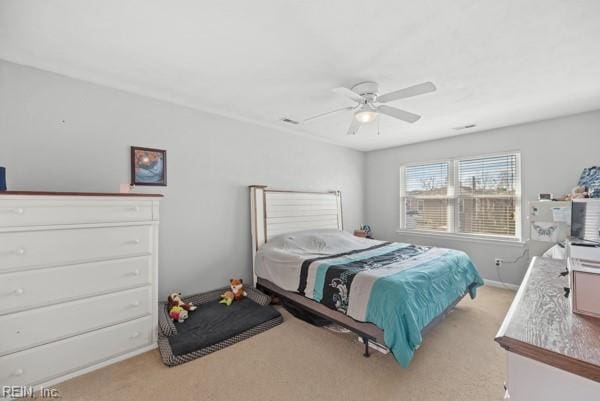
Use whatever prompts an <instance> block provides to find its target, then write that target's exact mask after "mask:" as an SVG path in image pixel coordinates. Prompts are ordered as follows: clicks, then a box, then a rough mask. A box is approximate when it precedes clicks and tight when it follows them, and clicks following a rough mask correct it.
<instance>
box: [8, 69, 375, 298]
mask: <svg viewBox="0 0 600 401" xmlns="http://www.w3.org/2000/svg"><path fill="white" fill-rule="evenodd" d="M131 145H136V146H146V147H157V148H161V149H167V152H168V184H169V186H168V187H166V188H163V189H155V188H149V189H147V188H144V189H142V188H139V187H138V188H137V189H136V191H146V192H161V193H163V194H164V195H165V198H164V201H163V203H162V206H161V228H160V234H161V242H160V277H159V285H160V294H161V296H163V297H164V296H165V294H167V293H168V292H169V291H172V290H174V289H180V290H182V291H184V292H188V293H189V292H192V291H202V290H208V289H213V288H216V287H221V286H224V285H226V284H227V282H228V279H229V277H232V276H241V277H243V278H245V279H250V277H251V251H250V228H249V224H250V223H249V207H248V203H249V195H248V188H247V186H248V185H249V184H266V185H270V186H274V187H277V186H279V187H286V188H291V187H293V188H297V189H310V190H332V189H339V190H341V191H342V193H343V196H344V220H345V221H344V225H345V227H346V228H347V229H349V230H351V229H352V228H354V227H357V226H358V225H359V224H361V223H362V222H363V219H362V218H363V192H364V191H363V182H364V176H363V174H364V154H363V153H361V152H357V151H353V150H349V149H345V148H341V147H337V146H333V145H328V144H325V143H321V142H316V141H313V140H310V139H306V138H303V137H299V136H296V135H292V134H289V133H285V132H279V131H275V130H272V129H269V128H264V127H261V126H256V125H252V124H248V123H243V122H239V121H236V120H231V119H226V118H222V117H219V116H215V115H211V114H207V113H203V112H199V111H196V110H192V109H189V108H185V107H180V106H177V105H173V104H170V103H166V102H162V101H158V100H153V99H150V98H146V97H142V96H137V95H133V94H129V93H126V92H122V91H118V90H114V89H110V88H106V87H102V86H97V85H93V84H89V83H85V82H82V81H78V80H74V79H70V78H66V77H63V76H59V75H56V74H52V73H48V72H44V71H40V70H36V69H32V68H28V67H23V66H18V65H16V64H12V63H7V62H2V61H0V165H2V166H5V167H6V168H7V175H8V185H9V189H14V190H55V191H104V192H118V190H119V184H120V183H128V182H129V146H131Z"/></svg>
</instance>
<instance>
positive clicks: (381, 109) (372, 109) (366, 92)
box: [302, 82, 436, 135]
mask: <svg viewBox="0 0 600 401" xmlns="http://www.w3.org/2000/svg"><path fill="white" fill-rule="evenodd" d="M435 90H436V87H435V85H434V84H433V83H432V82H424V83H421V84H418V85H413V86H409V87H408V88H404V89H400V90H397V91H394V92H390V93H386V94H385V95H380V94H379V85H377V83H375V82H361V83H359V84H356V85H354V86H353V87H352V88H351V89H348V88H344V87H340V88H334V89H333V91H334V92H336V93H339V94H340V95H343V96H346V97H348V98H350V99H352V100H354V101H355V102H357V104H356V105H354V106H348V107H342V108H341V109H336V110H332V111H328V112H326V113H322V114H317V115H316V116H312V117H309V118H306V119H304V120H303V121H302V122H303V123H305V122H308V121H312V120H316V119H318V118H322V117H325V116H328V115H330V114H334V113H339V112H341V111H350V110H353V111H354V115H353V117H352V123H351V124H350V127H349V128H348V135H355V134H356V133H357V132H358V130H359V129H360V127H361V126H362V124H367V123H370V122H372V121H375V120H376V119H377V117H378V116H379V114H385V115H387V116H390V117H394V118H397V119H399V120H402V121H406V122H408V123H414V122H415V121H417V120H419V119H420V118H421V116H420V115H418V114H413V113H410V112H408V111H405V110H401V109H398V108H395V107H392V106H388V105H386V104H385V103H389V102H392V101H394V100H398V99H406V98H407V97H413V96H417V95H422V94H424V93H429V92H433V91H435Z"/></svg>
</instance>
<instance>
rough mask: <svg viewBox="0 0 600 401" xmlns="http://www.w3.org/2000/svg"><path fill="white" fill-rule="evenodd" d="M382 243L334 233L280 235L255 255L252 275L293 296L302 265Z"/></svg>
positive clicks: (345, 233)
mask: <svg viewBox="0 0 600 401" xmlns="http://www.w3.org/2000/svg"><path fill="white" fill-rule="evenodd" d="M381 243H383V241H377V240H372V239H367V238H359V237H356V236H354V235H352V234H350V233H347V232H345V231H339V230H333V229H326V230H307V231H299V232H294V233H288V234H282V235H279V236H277V237H274V238H272V239H270V240H269V242H267V243H266V244H264V245H263V246H261V247H260V248H259V250H258V252H257V253H256V260H255V266H254V268H255V273H256V275H257V276H258V277H260V278H263V279H265V280H269V281H270V282H272V283H274V284H276V285H277V286H279V287H281V288H283V289H284V290H286V291H294V292H296V291H297V290H298V285H299V281H300V268H301V265H302V261H304V260H306V259H312V258H318V257H322V256H331V255H337V254H339V253H345V252H350V251H353V250H357V249H366V248H370V247H372V246H375V245H378V244H381Z"/></svg>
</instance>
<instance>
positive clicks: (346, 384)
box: [58, 287, 514, 401]
mask: <svg viewBox="0 0 600 401" xmlns="http://www.w3.org/2000/svg"><path fill="white" fill-rule="evenodd" d="M513 296H514V292H512V291H509V290H503V289H498V288H492V287H484V288H481V289H480V291H479V295H478V297H477V299H476V300H475V301H471V300H470V299H468V297H466V298H465V299H464V300H463V301H462V302H461V303H460V304H459V305H458V306H457V308H456V309H455V310H454V311H453V312H452V313H450V315H449V316H448V317H447V318H446V319H445V320H444V321H443V322H441V323H440V324H439V325H437V326H436V327H435V328H434V329H433V330H432V331H430V332H429V333H427V335H426V336H425V339H424V343H423V345H422V347H421V348H420V349H419V350H418V351H417V352H416V354H415V357H414V359H413V361H412V363H411V365H410V367H409V368H408V369H403V368H401V367H400V365H398V364H397V363H396V362H395V360H394V359H393V357H392V356H391V355H382V354H380V353H377V352H373V353H372V355H371V357H370V358H364V357H363V356H362V351H363V346H362V344H360V343H358V341H357V340H356V337H355V336H353V335H350V334H337V333H332V332H330V331H328V330H326V329H323V328H317V327H313V326H311V325H309V324H307V323H304V322H302V321H300V320H298V319H295V318H293V317H291V316H290V315H289V314H287V313H285V311H283V313H284V318H285V322H284V323H283V324H281V325H280V326H278V327H276V328H274V329H271V330H269V331H267V332H265V333H262V334H259V335H258V336H255V337H253V338H251V339H249V340H246V341H243V342H241V343H238V344H236V345H234V346H232V347H229V348H226V349H224V350H221V351H218V352H216V353H213V354H210V355H208V356H206V357H204V358H200V359H197V360H195V361H192V362H189V363H186V364H184V365H181V366H178V367H174V368H167V367H166V366H164V365H163V364H162V363H161V361H160V357H159V354H158V351H152V352H147V353H145V354H142V355H139V356H137V357H134V358H131V359H128V360H126V361H123V362H120V363H117V364H114V365H111V366H109V367H106V368H103V369H99V370H97V371H94V372H91V373H88V374H86V375H83V376H80V377H77V378H75V379H72V380H69V381H67V382H64V383H62V384H60V385H59V386H58V389H59V391H60V393H61V395H62V397H63V399H64V400H111V401H117V400H128V401H129V400H176V401H186V400H234V399H236V400H244V401H246V400H247V401H252V400H277V401H279V400H410V401H420V400H428V401H437V400H452V401H463V400H465V401H466V400H469V401H488V400H489V401H499V400H501V399H502V396H503V393H504V391H503V383H504V365H505V363H504V354H503V351H502V350H501V348H500V347H499V346H498V345H497V344H496V343H495V342H494V340H493V339H494V335H495V334H496V331H497V330H498V328H499V326H500V324H501V322H502V319H503V318H504V315H505V313H506V311H507V309H508V307H509V305H510V302H511V300H512V298H513Z"/></svg>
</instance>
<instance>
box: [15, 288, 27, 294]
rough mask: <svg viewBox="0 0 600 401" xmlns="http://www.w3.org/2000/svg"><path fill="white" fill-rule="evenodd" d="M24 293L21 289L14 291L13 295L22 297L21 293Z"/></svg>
mask: <svg viewBox="0 0 600 401" xmlns="http://www.w3.org/2000/svg"><path fill="white" fill-rule="evenodd" d="M24 292H25V291H23V289H22V288H17V289H16V290H15V295H23V293H24Z"/></svg>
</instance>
